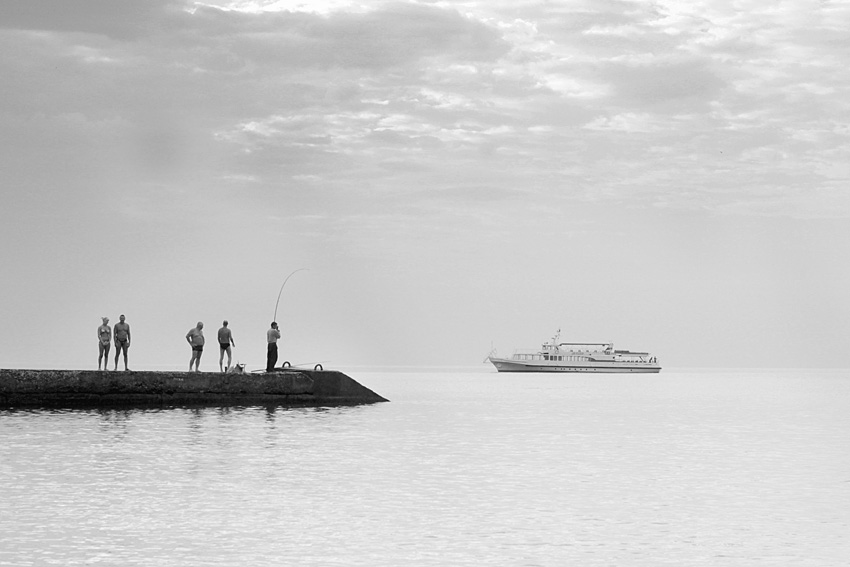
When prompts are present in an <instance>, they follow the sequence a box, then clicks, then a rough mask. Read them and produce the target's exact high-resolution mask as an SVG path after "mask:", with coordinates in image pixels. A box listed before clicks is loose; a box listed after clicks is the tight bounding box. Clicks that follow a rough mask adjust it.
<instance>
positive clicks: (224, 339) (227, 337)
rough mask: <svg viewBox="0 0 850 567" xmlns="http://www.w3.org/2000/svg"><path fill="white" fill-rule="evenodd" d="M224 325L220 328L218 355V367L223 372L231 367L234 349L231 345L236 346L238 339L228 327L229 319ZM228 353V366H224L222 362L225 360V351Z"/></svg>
mask: <svg viewBox="0 0 850 567" xmlns="http://www.w3.org/2000/svg"><path fill="white" fill-rule="evenodd" d="M222 325H224V326H223V327H222V328H221V329H219V330H218V346H219V356H218V369H219V370H221V371H222V372H224V371H226V370H229V369H230V363H231V361H232V360H233V351H232V350H230V346H231V345H233V346H234V347H235V346H236V341H234V340H233V335H232V334H231V332H230V329H229V328H228V327H227V320H224V321H223V322H222ZM225 352H226V353H227V366H226V367H224V366H222V362H224V353H225Z"/></svg>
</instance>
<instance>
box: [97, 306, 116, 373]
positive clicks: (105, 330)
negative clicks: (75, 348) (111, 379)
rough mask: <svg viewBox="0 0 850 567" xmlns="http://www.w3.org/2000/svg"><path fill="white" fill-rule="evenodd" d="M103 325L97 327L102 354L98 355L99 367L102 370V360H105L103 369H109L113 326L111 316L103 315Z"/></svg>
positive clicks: (99, 347)
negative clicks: (110, 321)
mask: <svg viewBox="0 0 850 567" xmlns="http://www.w3.org/2000/svg"><path fill="white" fill-rule="evenodd" d="M101 319H102V320H103V325H101V326H100V327H98V328H97V344H98V349H99V350H100V354H98V356H97V369H98V370H100V361H101V360H102V361H103V369H104V370H109V369H108V368H107V366H109V347H110V346H111V345H112V327H110V326H109V317H101Z"/></svg>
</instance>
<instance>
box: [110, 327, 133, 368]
mask: <svg viewBox="0 0 850 567" xmlns="http://www.w3.org/2000/svg"><path fill="white" fill-rule="evenodd" d="M118 319H119V322H118V323H115V328H114V329H112V330H113V331H114V332H115V370H118V356H119V355H120V354H121V353H122V352H123V353H124V370H129V369H128V368H127V349H128V348H130V325H128V324H127V323H125V322H124V315H121V316H120V317H119V318H118Z"/></svg>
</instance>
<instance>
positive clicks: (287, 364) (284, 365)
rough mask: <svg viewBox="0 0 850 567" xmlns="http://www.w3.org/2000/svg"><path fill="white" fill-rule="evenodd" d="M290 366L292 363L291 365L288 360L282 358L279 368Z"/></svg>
mask: <svg viewBox="0 0 850 567" xmlns="http://www.w3.org/2000/svg"><path fill="white" fill-rule="evenodd" d="M291 366H292V365H291V364H289V361H288V360H284V361H283V364H281V365H280V367H281V368H289V367H291Z"/></svg>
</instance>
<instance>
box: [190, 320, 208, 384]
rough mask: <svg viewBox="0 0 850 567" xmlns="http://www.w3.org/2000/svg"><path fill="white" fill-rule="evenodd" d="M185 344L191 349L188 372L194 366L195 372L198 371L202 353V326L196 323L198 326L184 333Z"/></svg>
mask: <svg viewBox="0 0 850 567" xmlns="http://www.w3.org/2000/svg"><path fill="white" fill-rule="evenodd" d="M186 342H188V343H189V345H191V347H192V358H191V359H190V360H189V372H191V371H192V365H193V364H194V365H195V372H199V371H200V366H201V355H202V354H203V353H204V324H203V323H202V322H200V321H198V324H197V325H195V326H194V327H192V328H191V329H189V332H188V333H186Z"/></svg>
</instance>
